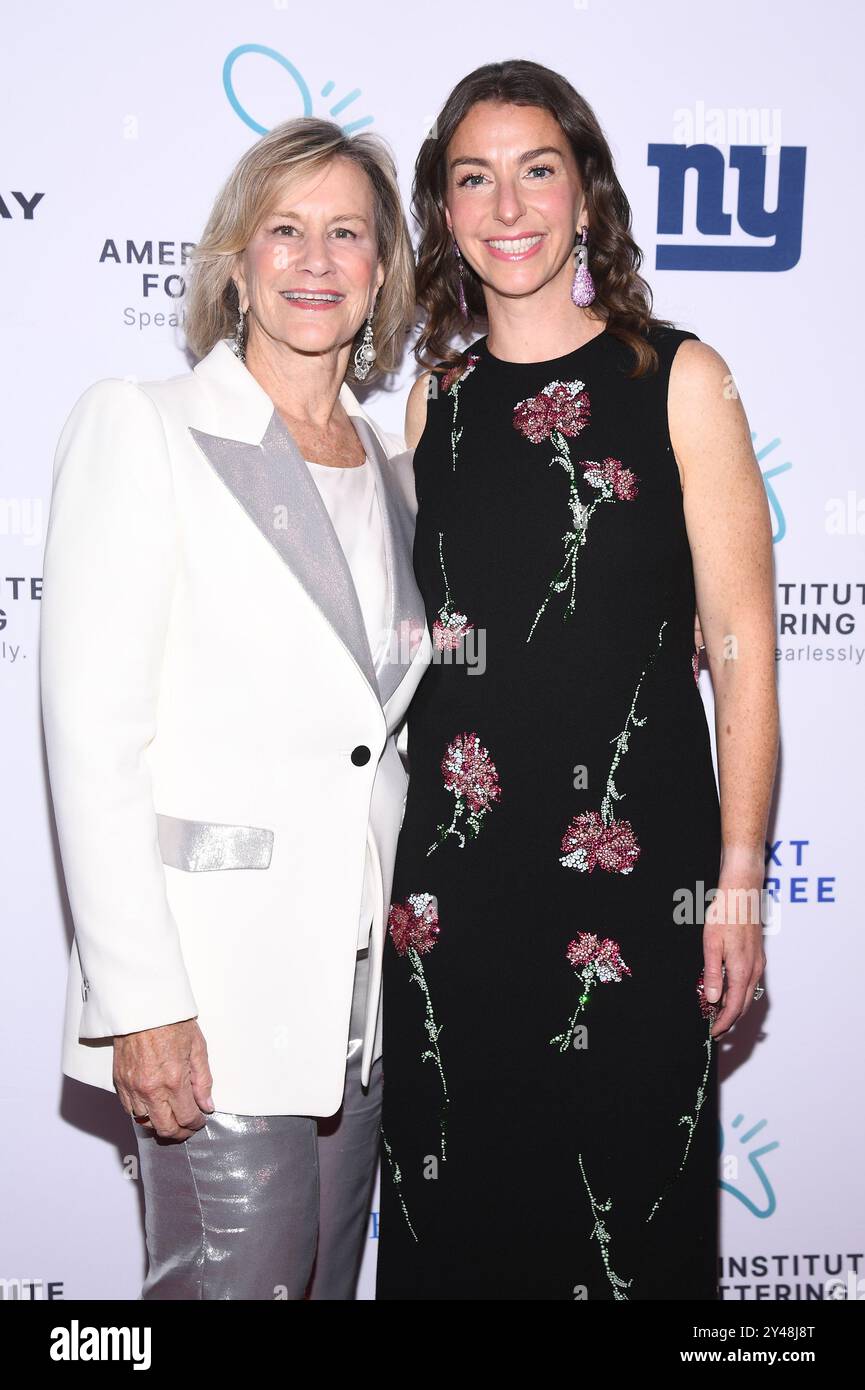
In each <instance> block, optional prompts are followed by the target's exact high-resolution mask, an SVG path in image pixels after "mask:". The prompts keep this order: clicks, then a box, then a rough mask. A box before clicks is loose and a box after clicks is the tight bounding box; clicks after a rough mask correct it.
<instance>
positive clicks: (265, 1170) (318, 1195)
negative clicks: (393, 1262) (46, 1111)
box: [131, 951, 381, 1300]
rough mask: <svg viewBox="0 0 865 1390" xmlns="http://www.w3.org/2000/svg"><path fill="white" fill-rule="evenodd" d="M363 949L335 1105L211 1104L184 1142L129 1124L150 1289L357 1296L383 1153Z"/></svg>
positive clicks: (246, 1295)
mask: <svg viewBox="0 0 865 1390" xmlns="http://www.w3.org/2000/svg"><path fill="white" fill-rule="evenodd" d="M368 973H369V952H368V951H359V952H358V957H357V969H356V972H355V980H354V995H353V998H352V1010H351V1023H350V1027H349V1044H348V1059H347V1066H346V1081H345V1092H344V1095H343V1103H342V1106H341V1107H340V1109H339V1110H338V1111H337V1113H336V1114H335V1115H332V1116H328V1117H327V1118H326V1119H317V1118H316V1117H314V1116H307V1115H232V1114H228V1113H227V1112H225V1111H218V1110H217V1111H214V1113H213V1114H212V1115H209V1116H208V1119H207V1123H206V1125H205V1126H204V1128H203V1129H200V1130H196V1132H195V1133H194V1134H192V1135H191V1136H190V1137H189V1138H188V1139H184V1140H182V1141H179V1142H178V1141H177V1140H164V1139H159V1138H158V1137H157V1136H156V1135H155V1134H152V1133H149V1132H146V1131H145V1132H142V1130H141V1126H140V1125H137V1124H135V1121H134V1120H133V1121H132V1122H131V1123H132V1126H133V1129H134V1130H135V1136H136V1139H137V1141H138V1152H139V1172H140V1175H141V1181H142V1183H143V1186H144V1209H145V1236H146V1241H147V1254H148V1269H147V1277H146V1278H145V1281H144V1284H143V1285H142V1289H141V1298H142V1299H192V1300H198V1299H227V1298H235V1299H258V1300H261V1299H267V1300H270V1299H304V1298H310V1299H332V1300H337V1299H339V1300H343V1299H353V1298H354V1297H355V1291H356V1286H357V1278H358V1272H359V1269H360V1263H361V1258H362V1254H363V1248H364V1242H365V1239H366V1237H367V1232H368V1225H369V1207H370V1200H371V1196H372V1186H373V1180H374V1177H375V1165H376V1160H377V1157H378V1144H379V1126H380V1121H381V1059H379V1060H378V1061H376V1062H375V1063H374V1064H373V1067H372V1071H371V1074H370V1081H369V1086H368V1087H366V1088H364V1087H361V1084H360V1070H361V1052H362V1047H361V1042H362V1035H363V1016H364V1007H365V1003H366V989H367V978H368Z"/></svg>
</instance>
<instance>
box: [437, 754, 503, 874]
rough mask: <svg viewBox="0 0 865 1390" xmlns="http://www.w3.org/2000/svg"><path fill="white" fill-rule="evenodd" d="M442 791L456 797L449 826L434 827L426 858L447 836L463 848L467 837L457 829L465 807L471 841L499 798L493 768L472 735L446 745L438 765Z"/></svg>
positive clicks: (492, 763) (488, 757)
mask: <svg viewBox="0 0 865 1390" xmlns="http://www.w3.org/2000/svg"><path fill="white" fill-rule="evenodd" d="M441 770H442V776H443V777H444V784H445V788H446V790H447V791H449V792H453V795H454V797H455V805H454V813H453V819H452V820H451V823H450V825H448V826H444V825H439V826H437V827H436V830H437V832H438V833H437V836H436V839H435V841H434V842H433V844H431V845H430V847H429V849H428V850H427V857H429V855H431V854H432V852H433V850H434V849H437V848H438V846H439V845H441V844H444V842H445V840H446V839H447V838H448V836H449V835H456V836H457V838H458V839H459V842H460V849H465V843H466V837H465V834H464V833H463V831H462V830H460V829H459V828H458V826H457V822H458V821H461V820H462V818H463V816H464V815H465V812H466V809H467V808H468V816H467V817H466V821H465V824H466V828H467V830H468V833H469V835H470V836H471V837H472V839H475V838H477V836H478V834H479V833H480V829H481V826H482V824H483V819H484V816H485V815H486V814H487V811H489V810H490V809H491V807H492V806H493V805H494V804H495V802H497V801H499V800H500V798H501V794H502V791H501V786H500V785H499V774H498V771H497V770H496V765H495V763H494V762H493V760H492V758H491V757H490V755H489V752H488V750H487V749H486V748H484V746H483V744H482V743H481V741H480V739H479V738H478V735H477V734H475V733H466V734H457V736H456V738H455V739H453V740H452V741H451V742H450V743H449V744H448V746H447V749H446V751H445V755H444V757H443V758H442V762H441Z"/></svg>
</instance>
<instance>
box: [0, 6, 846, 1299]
mask: <svg viewBox="0 0 865 1390" xmlns="http://www.w3.org/2000/svg"><path fill="white" fill-rule="evenodd" d="M4 30H5V41H6V42H5V49H6V61H5V64H4V77H3V83H2V87H0V106H2V112H3V119H2V131H3V146H4V148H3V160H2V167H0V238H2V248H3V275H2V282H0V283H2V290H0V293H2V301H3V313H2V321H3V328H2V332H0V356H2V380H3V388H4V391H3V394H4V407H3V422H4V428H3V447H2V477H0V560H2V564H0V688H2V752H0V757H2V809H0V817H2V821H0V856H2V858H0V889H2V902H3V909H2V910H3V937H2V942H3V975H2V978H3V1000H4V1006H3V1008H2V1010H0V1028H2V1082H0V1086H2V1090H0V1106H2V1110H0V1122H2V1133H3V1140H2V1155H3V1158H2V1187H0V1203H2V1220H0V1227H2V1238H0V1239H2V1258H0V1278H2V1279H3V1280H4V1281H9V1282H8V1283H5V1284H4V1285H3V1288H4V1290H5V1292H6V1296H14V1294H15V1293H16V1292H18V1293H20V1294H21V1296H24V1297H31V1296H32V1297H38V1298H48V1297H57V1298H89V1299H102V1298H117V1297H119V1298H130V1299H132V1298H135V1297H137V1295H138V1292H139V1289H140V1282H141V1278H142V1273H143V1259H144V1257H143V1235H142V1224H141V1222H142V1219H141V1194H140V1190H139V1189H140V1185H139V1184H138V1182H137V1181H136V1172H135V1149H134V1144H132V1147H130V1145H131V1140H132V1136H131V1134H130V1124H129V1120H128V1119H127V1117H126V1116H125V1114H124V1113H123V1112H122V1111H121V1108H120V1105H119V1103H118V1102H117V1100H116V1098H114V1097H113V1096H111V1095H109V1093H107V1092H102V1091H97V1090H95V1089H92V1088H89V1087H86V1086H82V1085H80V1084H79V1083H77V1082H73V1081H70V1080H63V1078H62V1077H61V1074H60V1070H59V1052H60V1025H61V1016H62V1006H63V995H64V978H65V971H66V962H67V956H68V950H69V942H70V939H71V935H70V934H71V923H70V921H69V917H68V909H67V907H66V903H65V897H64V893H63V888H62V879H61V877H60V873H59V861H58V856H57V851H56V845H55V841H54V838H53V831H52V821H51V816H50V811H49V804H48V800H47V776H46V769H45V762H44V753H43V746H42V735H41V728H40V720H39V692H38V662H37V655H38V630H39V611H40V585H41V578H40V576H41V573H42V569H41V565H42V547H43V544H44V537H45V526H46V522H47V516H48V502H49V497H50V487H51V468H52V460H53V452H54V447H55V444H56V441H57V436H58V433H59V431H60V428H61V425H62V423H63V421H64V420H65V418H66V416H67V414H68V412H69V410H70V408H71V406H72V404H73V402H74V401H75V400H76V398H77V397H78V396H79V395H80V393H81V392H82V391H83V390H84V389H85V387H86V386H87V385H89V384H90V383H91V382H92V381H94V380H96V379H98V378H100V377H106V376H119V377H123V376H132V377H138V378H152V377H162V376H168V375H173V374H176V373H178V372H180V371H183V370H185V369H186V358H185V357H184V354H183V338H182V321H183V297H184V277H185V270H184V266H185V262H186V259H187V257H188V254H189V250H190V248H191V246H192V245H193V244H194V242H195V240H196V237H197V236H198V235H199V233H200V230H201V228H202V226H203V224H204V221H205V218H206V215H207V213H208V210H209V207H210V204H211V201H212V199H213V196H214V194H215V192H216V190H217V188H218V187H219V186H220V185H221V183H222V181H223V180H224V178H225V176H226V174H227V173H228V171H229V170H230V168H231V167H232V166H233V164H234V162H235V161H236V159H237V158H238V157H239V155H240V154H241V153H242V152H243V150H244V149H246V148H247V146H248V145H249V144H250V143H251V142H252V141H254V140H255V139H256V138H257V136H258V135H259V134H260V133H262V132H264V131H265V130H267V129H269V128H270V127H271V126H273V125H275V124H276V123H277V122H279V121H281V120H284V119H286V118H288V117H289V116H295V115H301V114H307V115H309V114H313V115H321V116H328V115H329V116H331V117H332V118H334V119H336V120H337V121H339V122H340V124H341V125H343V126H344V128H345V129H346V130H349V131H352V130H361V129H373V130H376V131H378V132H380V133H381V134H383V135H384V136H385V137H386V138H387V139H388V140H389V141H390V143H391V145H392V147H393V149H394V151H395V154H396V157H397V160H398V165H399V170H400V179H401V185H402V189H403V193H404V196H405V198H406V201H407V200H408V195H409V190H410V185H411V174H412V167H413V162H414V159H415V156H416V154H417V151H418V148H419V145H420V143H421V141H422V140H423V138H424V135H425V133H426V131H427V130H428V129H429V127H430V125H431V124H432V122H433V120H434V118H435V115H436V111H437V109H438V107H439V105H440V103H441V102H442V101H443V99H444V97H445V96H446V94H447V92H448V91H449V90H450V88H451V87H452V86H453V84H454V82H455V81H456V80H457V79H458V78H460V77H461V76H463V75H464V74H465V73H467V72H469V71H471V70H472V69H473V68H475V67H476V66H478V65H480V64H481V63H485V62H489V61H492V60H497V59H504V58H511V57H524V58H531V59H534V60H535V61H538V62H542V63H546V64H548V65H549V66H551V67H554V68H557V69H558V70H560V71H561V72H563V73H564V74H565V75H566V76H567V77H568V78H569V79H570V81H571V82H572V83H573V84H574V85H575V86H576V87H577V89H578V90H579V91H581V92H582V93H583V95H584V96H585V97H586V98H587V99H588V101H589V102H590V103H591V104H592V105H593V107H594V109H595V111H596V112H597V114H598V117H599V119H600V121H601V124H602V125H603V127H604V129H605V131H606V133H607V136H608V138H609V140H610V143H611V146H612V148H613V152H614V155H615V157H616V160H617V165H618V173H619V177H620V179H621V181H622V183H623V185H624V188H625V190H626V192H627V194H628V197H629V198H630V201H631V203H632V206H633V209H634V228H635V237H636V240H637V242H638V244H639V245H640V246H641V247H642V248H643V251H644V256H645V260H644V265H643V272H644V274H645V275H646V276H647V278H648V279H649V281H650V283H651V284H652V286H653V289H654V292H655V307H656V311H657V312H658V313H659V314H661V315H662V316H664V317H668V318H672V319H674V320H675V321H676V322H677V323H678V324H680V325H681V326H682V327H685V328H689V329H692V330H694V331H695V332H697V333H698V334H699V335H700V337H701V338H703V339H704V341H706V342H709V343H711V344H712V345H713V346H714V347H716V348H717V349H718V350H719V352H721V354H722V355H723V356H724V357H725V358H726V360H727V362H728V363H729V364H730V367H731V370H732V372H733V373H734V375H735V379H736V383H737V386H738V389H739V391H740V393H741V396H742V399H743V401H744V404H745V408H746V410H747V413H748V417H749V420H750V424H751V428H752V431H753V435H754V447H755V450H756V452H757V457H758V458H759V460H760V464H761V468H762V471H763V477H764V480H765V486H766V492H767V495H768V498H769V502H770V504H771V511H772V518H773V527H774V539H775V558H776V568H777V582H778V588H777V607H778V619H779V626H778V637H777V652H776V656H777V664H778V676H779V682H780V694H781V703H782V713H783V752H782V760H781V771H780V777H779V786H778V793H777V797H776V805H775V808H774V811H773V819H772V825H771V833H770V836H769V840H770V843H769V844H768V845H767V878H768V886H769V887H770V888H771V889H772V890H773V895H774V897H775V899H776V910H775V914H774V919H773V923H772V928H771V933H770V934H769V936H768V945H767V951H768V955H769V968H768V970H767V972H766V981H765V982H766V985H767V996H766V998H765V999H764V1000H763V1001H762V1003H761V1004H759V1005H756V1006H755V1007H753V1008H752V1009H751V1011H750V1013H749V1014H748V1016H747V1018H746V1019H745V1020H743V1021H742V1023H741V1024H740V1025H739V1026H738V1027H737V1028H736V1029H735V1032H734V1034H733V1035H731V1036H730V1038H729V1039H728V1040H727V1041H726V1042H725V1043H724V1045H723V1054H722V1071H723V1078H724V1079H723V1125H722V1129H721V1132H720V1133H719V1135H718V1150H719V1172H718V1180H719V1184H720V1187H721V1189H722V1201H721V1207H722V1220H723V1262H722V1263H723V1267H722V1271H721V1273H722V1286H723V1289H724V1296H725V1298H727V1299H747V1300H757V1299H770V1300H789V1299H821V1298H828V1297H839V1296H840V1297H842V1298H843V1297H846V1298H855V1297H858V1298H860V1299H861V1298H863V1297H865V1256H863V1251H865V1232H863V1220H862V1205H863V1204H862V1197H861V1174H862V1163H863V1137H865V1119H863V1104H862V1091H861V1084H860V1077H861V1048H862V1043H861V1036H862V1035H861V1024H860V1016H861V1007H862V965H863V949H862V938H861V931H862V906H861V905H862V898H863V889H865V855H863V853H862V848H861V838H862V814H861V779H862V693H863V674H865V553H863V552H865V545H863V533H865V488H863V484H862V482H861V481H860V478H859V476H857V474H858V464H859V455H860V451H861V442H860V438H861V431H860V426H859V422H858V416H857V413H856V412H857V411H858V408H859V405H860V404H861V392H862V386H861V366H860V364H861V345H860V339H859V331H858V328H857V327H856V323H855V316H856V314H857V313H858V312H859V299H858V291H857V289H856V286H857V285H860V286H861V275H862V270H861V265H862V249H861V240H862V238H861V232H862V227H863V195H862V189H863V180H862V165H861V149H860V135H861V129H862V124H861V122H862V104H863V103H862V90H863V88H862V76H861V63H860V56H859V55H860V54H861V43H862V32H861V30H862V21H861V16H860V14H859V12H858V11H857V9H856V7H854V6H851V5H849V4H844V3H841V0H827V3H824V4H823V5H822V6H821V7H820V8H819V11H815V9H814V7H813V5H811V4H809V3H807V2H806V0H787V3H781V0H727V3H725V4H723V5H709V4H702V5H701V4H699V3H696V4H695V3H694V0H658V3H656V4H653V5H645V4H643V3H642V2H641V0H609V2H608V0H585V3H580V2H579V0H577V3H574V0H535V3H534V4H532V5H530V6H528V7H527V6H526V5H524V4H522V3H517V0H500V3H498V4H496V5H494V6H490V5H488V4H481V3H477V4H474V3H468V4H465V3H464V4H460V5H457V6H452V7H449V6H446V5H445V6H442V5H435V6H426V7H424V6H420V7H417V6H415V7H411V6H408V7H406V6H404V5H400V4H396V3H393V4H386V3H382V0H365V3H363V4H357V3H348V0H328V3H327V4H325V5H320V6H307V5H298V4H294V3H290V0H269V2H268V0H253V3H246V2H245V0H244V3H241V2H240V0H180V2H179V3H178V2H177V0H174V3H169V0H151V3H149V4H147V5H145V6H140V5H139V6H131V7H130V6H124V5H117V4H116V3H110V0H89V3H87V4H84V5H67V4H61V3H60V2H59V0H45V3H43V4H41V5H38V6H35V7H29V8H28V7H18V8H17V10H16V11H15V12H14V13H13V12H10V13H9V14H7V16H6V18H5V22H4ZM857 31H858V32H857ZM857 117H858V119H857ZM683 147H687V149H688V151H689V154H688V158H687V160H684V159H683ZM686 166H687V167H686ZM413 375H414V368H413V366H412V362H411V361H410V360H407V361H406V363H405V366H404V370H403V373H402V375H401V377H400V379H399V380H397V381H395V382H393V384H392V385H389V387H388V389H387V390H379V391H377V392H375V393H374V394H372V395H371V396H370V397H369V398H368V400H367V406H368V408H369V409H371V410H372V412H373V413H374V414H375V415H377V417H378V418H379V420H380V421H381V422H382V424H383V425H384V426H385V427H386V428H392V429H401V427H402V419H403V405H404V399H405V393H406V390H407V387H408V384H409V382H410V380H411V379H412V377H413ZM118 578H119V576H118ZM92 640H93V642H94V643H96V642H98V641H99V637H98V634H96V633H94V634H93V639H92ZM225 640H226V642H227V643H233V644H236V647H237V660H238V661H242V660H243V633H242V632H226V634H225ZM91 655H92V653H91V652H90V651H88V649H87V647H86V646H84V647H82V649H81V652H80V659H81V661H82V662H87V661H89V660H90V659H91ZM701 682H702V685H701V689H702V691H703V694H704V697H705V699H706V701H707V705H709V707H710V706H711V692H710V690H709V689H708V685H707V682H708V676H707V673H705V672H704V673H703V674H702V676H701ZM526 1200H527V1201H530V1200H531V1194H529V1193H527V1194H526ZM369 1236H370V1239H369V1242H368V1246H367V1251H366V1257H365V1261H364V1267H363V1271H362V1280H361V1289H360V1296H361V1297H362V1298H370V1297H372V1296H373V1290H374V1261H375V1251H376V1214H375V1211H373V1212H372V1213H371V1217H370V1228H369Z"/></svg>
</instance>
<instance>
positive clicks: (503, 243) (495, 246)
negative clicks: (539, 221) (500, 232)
mask: <svg viewBox="0 0 865 1390" xmlns="http://www.w3.org/2000/svg"><path fill="white" fill-rule="evenodd" d="M543 240H544V233H543V232H533V233H531V234H530V235H529V236H522V237H490V238H489V239H488V240H487V242H486V246H487V249H488V250H489V253H490V255H491V256H495V257H496V259H497V260H500V261H523V260H526V259H527V258H528V257H529V256H533V255H534V254H535V252H536V251H537V250H538V247H539V246H541V245H542V243H543Z"/></svg>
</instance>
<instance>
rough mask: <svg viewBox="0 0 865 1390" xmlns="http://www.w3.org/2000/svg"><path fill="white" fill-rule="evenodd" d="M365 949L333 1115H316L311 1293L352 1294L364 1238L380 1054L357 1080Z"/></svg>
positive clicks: (378, 1104)
mask: <svg viewBox="0 0 865 1390" xmlns="http://www.w3.org/2000/svg"><path fill="white" fill-rule="evenodd" d="M368 977H369V955H368V952H365V951H364V952H361V953H360V954H359V955H358V963H357V971H356V974H355V987H354V996H353V1000H352V1012H351V1026H350V1028H349V1043H348V1059H347V1063H346V1078H345V1093H344V1096H343V1102H342V1105H341V1107H340V1109H339V1110H338V1111H337V1113H336V1115H332V1116H329V1117H328V1118H327V1119H323V1120H319V1123H318V1165H319V1174H320V1193H321V1195H320V1211H319V1240H318V1254H317V1256H316V1261H315V1269H314V1273H313V1277H312V1283H311V1285H310V1289H309V1297H310V1298H311V1299H318V1300H320V1299H329V1300H346V1299H353V1298H354V1297H355V1295H356V1290H357V1278H358V1273H359V1271H360V1265H361V1260H362V1258H363V1251H364V1246H365V1243H366V1241H367V1240H368V1238H369V1214H370V1213H369V1209H370V1200H371V1197H372V1188H373V1183H374V1180H375V1167H376V1161H377V1158H378V1145H379V1126H380V1124H381V1059H379V1060H378V1061H377V1062H374V1063H373V1066H372V1069H371V1072H370V1079H369V1086H368V1087H362V1086H361V1084H360V1071H361V1053H362V1043H363V1023H364V1016H365V1010H366V989H367V981H368Z"/></svg>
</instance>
